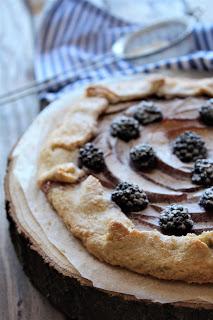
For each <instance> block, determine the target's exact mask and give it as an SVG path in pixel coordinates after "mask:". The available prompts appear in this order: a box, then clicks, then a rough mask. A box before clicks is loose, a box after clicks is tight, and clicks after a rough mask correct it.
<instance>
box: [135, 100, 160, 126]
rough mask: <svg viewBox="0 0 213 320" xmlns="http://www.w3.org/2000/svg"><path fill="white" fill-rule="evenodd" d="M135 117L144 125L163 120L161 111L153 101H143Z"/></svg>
mask: <svg viewBox="0 0 213 320" xmlns="http://www.w3.org/2000/svg"><path fill="white" fill-rule="evenodd" d="M133 116H134V118H135V119H137V120H138V121H139V122H140V123H141V124H143V125H146V124H149V123H152V122H157V121H161V120H162V119H163V114H162V112H161V110H160V109H159V108H158V107H157V106H156V105H155V104H154V103H153V102H151V101H142V102H141V103H140V104H139V105H138V107H137V108H136V110H135V112H134V114H133Z"/></svg>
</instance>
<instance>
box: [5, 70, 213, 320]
mask: <svg viewBox="0 0 213 320" xmlns="http://www.w3.org/2000/svg"><path fill="white" fill-rule="evenodd" d="M212 97H213V80H212V79H211V78H205V79H185V78H177V77H169V76H164V75H149V76H144V77H135V78H132V79H121V80H119V81H116V82H113V83H112V84H109V83H108V84H101V85H92V86H89V87H88V88H87V89H85V92H84V94H83V95H81V96H79V97H78V98H77V99H75V100H74V101H71V100H70V102H69V106H68V108H66V111H65V112H63V113H60V117H59V118H57V121H55V122H56V123H57V124H56V125H55V128H54V129H51V130H48V129H47V134H46V135H45V139H44V140H43V142H42V145H41V146H40V149H39V155H38V160H37V168H36V169H35V171H36V172H35V180H36V183H37V192H38V193H39V192H40V193H41V194H42V196H43V197H44V198H45V199H46V202H47V203H49V205H50V206H51V207H52V208H53V210H54V212H55V214H56V215H57V217H58V219H59V220H60V222H61V223H63V224H64V225H65V226H66V228H67V230H68V231H69V233H70V235H74V236H75V237H76V238H77V239H79V240H80V241H81V243H82V244H83V246H84V247H85V249H86V250H87V251H88V252H89V254H91V255H92V256H93V257H95V258H97V259H98V261H102V262H104V263H106V264H107V265H110V266H113V267H120V268H122V269H125V270H126V269H127V270H130V271H132V272H133V273H135V274H137V275H142V276H148V277H150V276H151V277H153V279H160V282H161V281H164V280H169V282H170V281H172V282H174V283H177V284H178V283H179V281H174V280H180V281H182V282H184V283H193V284H195V285H197V284H198V285H204V286H205V285H209V286H211V284H212V283H213V251H212V248H213V141H212V140H213V139H212V138H213V100H212V99H211V98H212ZM58 114H59V112H58ZM52 122H54V119H53V120H52ZM32 149H33V147H32ZM19 152H20V150H19ZM30 152H31V151H30ZM14 161H15V155H14V153H13V154H12V156H11V161H10V164H9V171H8V175H7V177H6V196H7V212H8V217H9V220H10V224H11V234H12V238H13V240H14V243H15V246H16V247H17V252H18V255H19V256H20V257H21V260H22V262H24V266H25V269H26V270H27V273H28V275H29V276H30V278H31V280H32V281H33V283H34V284H35V285H36V286H37V287H38V288H39V289H40V290H41V291H42V292H43V293H44V294H45V295H47V296H49V297H50V300H51V301H52V302H53V303H54V304H55V305H56V306H57V307H59V308H60V309H61V310H62V311H63V312H65V313H66V314H67V315H69V314H68V313H69V311H70V310H72V312H73V317H76V318H78V319H96V318H97V319H99V318H100V317H102V316H103V315H105V319H135V315H136V314H137V315H138V316H139V317H142V315H143V317H144V319H150V317H151V318H153V317H155V319H164V320H165V319H171V318H172V317H176V318H177V319H187V320H189V319H194V318H193V317H194V316H195V314H196V317H197V319H204V318H205V319H207V317H209V316H210V317H211V316H213V311H212V304H208V303H203V302H201V303H198V302H189V303H177V304H175V303H174V304H172V305H171V304H170V305H167V304H159V303H155V302H152V301H147V300H140V299H139V300H138V299H137V298H133V297H132V296H129V295H125V294H123V295H122V294H116V293H115V292H105V291H100V290H98V291H94V290H93V287H92V284H91V283H90V282H89V281H87V280H85V279H83V278H81V277H80V275H79V274H78V271H76V270H75V271H73V274H72V276H71V275H70V274H68V273H67V272H66V268H64V269H63V268H61V267H60V268H59V267H56V264H55V263H53V261H54V259H55V258H54V257H52V258H51V259H50V257H48V255H47V254H46V253H44V252H46V251H44V252H42V250H37V249H36V247H37V245H38V246H39V241H38V243H37V244H35V243H34V242H33V240H32V239H31V235H30V232H29V233H25V232H22V227H21V223H20V221H19V219H18V218H17V217H18V215H17V213H15V211H16V209H15V208H14V205H13V201H12V198H13V194H12V193H13V192H12V189H13V188H12V184H11V183H10V180H11V172H12V168H13V165H14V164H13V162H14ZM11 181H12V180H11ZM39 189H40V191H39ZM40 209H41V208H40ZM40 209H39V208H38V210H40ZM43 214H44V215H45V212H43ZM23 233H24V236H23ZM29 241H30V243H29ZM40 241H41V242H42V241H43V240H42V239H41V240H40ZM29 244H30V246H29ZM49 252H50V251H49ZM37 253H38V254H37ZM61 259H62V257H61ZM32 262H33V263H32ZM43 273H44V276H42V274H43ZM47 278H48V279H51V280H50V281H48V283H47V281H46V279H47ZM38 279H39V280H38ZM42 279H43V280H42ZM44 279H45V280H44ZM42 281H43V282H42ZM156 281H157V280H156ZM53 282H54V283H56V284H57V285H55V286H54V288H53V287H52V283H53ZM193 284H192V286H193ZM79 286H80V287H82V286H83V287H84V290H83V289H82V288H80V289H79ZM94 292H95V293H94ZM61 294H62V295H63V296H64V297H66V299H67V298H69V299H71V295H72V296H74V297H75V298H74V300H73V301H72V303H71V302H69V303H68V300H66V299H65V300H63V299H62V298H61V297H60V296H61ZM75 295H77V298H76V296H75ZM98 296H99V297H98ZM94 299H95V300H94ZM71 300H72V299H71ZM80 300H81V301H83V302H80ZM93 300H94V301H96V302H97V301H99V303H95V305H94V306H93V308H92V309H91V310H90V307H88V304H89V303H91V302H92V301H93ZM69 301H70V300H69ZM81 303H84V309H85V306H86V305H87V307H88V310H90V311H88V312H86V311H85V312H83V311H82V310H81V311H79V310H80V309H78V308H79V305H81ZM77 306H78V308H77ZM106 306H108V307H106ZM76 308H77V309H76ZM85 310H86V309H85ZM96 315H97V317H96ZM180 315H181V317H180ZM176 318H175V319H176ZM209 319H210V318H209Z"/></svg>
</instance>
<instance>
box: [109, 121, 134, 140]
mask: <svg viewBox="0 0 213 320" xmlns="http://www.w3.org/2000/svg"><path fill="white" fill-rule="evenodd" d="M139 134H140V131H139V122H138V121H137V120H135V119H134V118H132V117H126V116H122V117H120V118H118V119H115V120H114V121H113V122H112V123H111V135H112V136H113V137H118V138H120V139H121V140H124V141H126V142H128V141H129V140H131V139H135V138H138V137H139Z"/></svg>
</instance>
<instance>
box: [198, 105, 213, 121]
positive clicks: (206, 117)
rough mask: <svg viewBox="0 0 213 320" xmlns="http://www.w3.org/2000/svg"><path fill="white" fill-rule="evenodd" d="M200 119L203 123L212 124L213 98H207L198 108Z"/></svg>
mask: <svg viewBox="0 0 213 320" xmlns="http://www.w3.org/2000/svg"><path fill="white" fill-rule="evenodd" d="M199 113H200V119H201V121H203V122H204V123H205V124H207V125H209V126H213V99H209V100H208V101H207V102H206V103H205V104H204V105H203V106H202V107H201V108H200V110H199Z"/></svg>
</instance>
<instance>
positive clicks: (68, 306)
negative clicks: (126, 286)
mask: <svg viewBox="0 0 213 320" xmlns="http://www.w3.org/2000/svg"><path fill="white" fill-rule="evenodd" d="M10 170H11V165H10V161H8V167H7V173H6V176H5V207H6V213H7V218H8V221H9V231H10V236H11V240H12V243H13V245H14V248H15V251H16V254H17V256H18V258H19V261H20V263H21V264H22V267H23V270H24V272H25V273H26V275H27V276H28V278H29V279H30V281H31V283H32V284H33V286H34V287H36V288H37V289H38V290H39V291H40V292H41V293H42V294H43V295H44V296H46V298H47V299H48V300H49V301H50V302H51V304H52V305H54V306H55V307H56V308H57V309H58V310H60V311H61V312H62V313H64V314H65V315H66V316H67V317H68V318H70V319H75V320H100V319H101V320H139V319H140V320H213V305H212V304H208V303H199V304H198V303H193V302H184V303H166V304H165V303H164V304H161V303H158V302H152V301H149V300H139V299H137V298H135V297H133V296H130V295H126V294H120V293H116V292H110V291H105V290H101V289H98V288H95V287H93V285H92V283H91V282H90V281H88V280H86V279H84V278H82V277H80V276H79V275H77V274H75V273H73V274H72V275H66V274H64V273H63V272H62V270H60V267H59V268H57V267H56V266H55V265H54V264H53V263H52V262H51V261H48V259H47V258H46V257H45V258H44V256H43V255H42V250H41V248H40V247H39V246H38V244H36V243H35V241H34V240H33V238H30V237H29V236H28V235H27V234H26V232H25V230H24V229H23V228H22V226H21V224H19V222H18V220H17V216H16V208H15V207H14V205H13V203H12V199H11V195H10V190H9V174H10Z"/></svg>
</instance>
